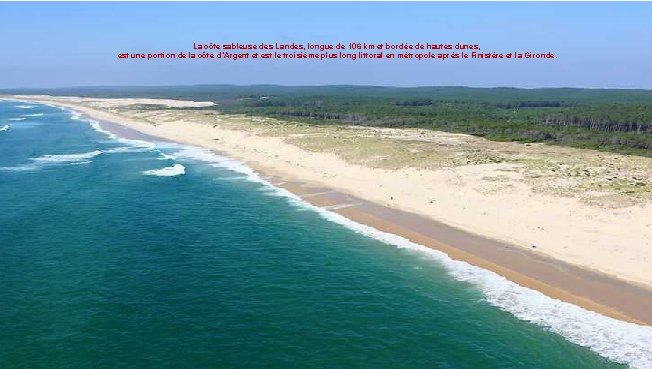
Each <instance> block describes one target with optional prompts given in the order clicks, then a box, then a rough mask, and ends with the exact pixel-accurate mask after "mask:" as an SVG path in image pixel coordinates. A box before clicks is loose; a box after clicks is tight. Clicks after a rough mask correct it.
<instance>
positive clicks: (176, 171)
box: [143, 164, 186, 177]
mask: <svg viewBox="0 0 652 369" xmlns="http://www.w3.org/2000/svg"><path fill="white" fill-rule="evenodd" d="M143 174H144V175H146V176H157V177H174V176H180V175H184V174H186V167H184V166H183V165H181V164H174V165H173V166H171V167H165V168H161V169H152V170H146V171H144V172H143Z"/></svg>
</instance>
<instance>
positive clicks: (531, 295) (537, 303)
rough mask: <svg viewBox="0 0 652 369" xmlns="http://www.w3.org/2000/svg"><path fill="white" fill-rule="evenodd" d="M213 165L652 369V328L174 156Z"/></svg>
mask: <svg viewBox="0 0 652 369" xmlns="http://www.w3.org/2000/svg"><path fill="white" fill-rule="evenodd" d="M174 155H175V156H177V157H178V158H187V159H193V160H199V161H202V162H206V163H209V164H210V165H212V166H214V167H220V168H225V169H228V170H231V171H234V172H238V173H241V174H243V175H244V177H243V179H246V180H248V181H253V182H257V183H261V184H263V185H264V186H265V187H266V188H267V189H268V190H270V191H268V192H269V193H272V194H273V195H274V196H282V197H285V198H287V199H288V201H289V202H290V203H291V204H293V205H295V206H298V207H300V208H303V209H309V210H312V211H315V212H317V213H318V214H319V215H320V216H321V217H323V218H324V219H327V220H329V221H331V222H334V223H337V224H340V225H342V226H344V227H347V228H349V229H351V230H353V231H354V232H356V233H359V234H362V235H365V236H367V237H371V238H374V239H376V240H379V241H382V242H384V243H386V244H390V245H394V246H396V247H398V248H402V249H409V250H413V251H416V252H419V253H420V254H422V255H425V256H426V257H429V258H432V259H433V260H436V261H438V262H439V263H441V264H442V265H444V266H445V267H446V269H447V271H448V272H449V274H450V275H451V276H452V277H454V278H455V279H457V280H459V281H463V282H467V283H471V284H473V285H475V286H476V287H477V288H479V289H480V290H481V291H482V293H483V295H484V296H485V299H486V301H487V302H489V303H490V304H492V305H494V306H496V307H498V308H500V309H502V310H505V311H507V312H510V313H511V314H513V315H514V316H516V317H517V318H519V319H521V320H524V321H528V322H532V323H534V324H537V325H539V326H542V327H544V328H546V329H548V330H550V331H552V332H555V333H557V334H560V335H561V336H563V337H565V338H566V339H567V340H569V341H570V342H573V343H575V344H578V345H581V346H584V347H588V348H589V349H591V350H593V351H594V352H596V353H598V354H599V355H601V356H604V357H605V358H608V359H610V360H612V361H615V362H619V363H624V364H628V365H629V366H630V368H632V369H652V328H650V327H646V326H640V325H637V324H633V323H627V322H623V321H620V320H616V319H613V318H609V317H606V316H604V315H600V314H597V313H594V312H591V311H588V310H585V309H583V308H581V307H579V306H576V305H572V304H569V303H566V302H563V301H560V300H556V299H553V298H550V297H547V296H545V295H544V294H542V293H540V292H538V291H535V290H532V289H529V288H526V287H523V286H520V285H518V284H516V283H514V282H511V281H509V280H507V279H505V278H503V277H501V276H499V275H497V274H496V273H493V272H491V271H489V270H485V269H482V268H479V267H475V266H472V265H470V264H468V263H466V262H462V261H457V260H453V259H451V258H450V257H449V256H448V255H446V254H445V253H443V252H440V251H437V250H434V249H431V248H429V247H426V246H423V245H419V244H416V243H413V242H411V241H409V240H408V239H406V238H403V237H400V236H397V235H394V234H390V233H386V232H382V231H379V230H377V229H375V228H372V227H369V226H367V225H364V224H360V223H356V222H354V221H352V220H350V219H348V218H346V217H344V216H342V215H339V214H337V213H334V212H331V211H328V210H325V209H322V208H320V207H317V206H313V205H311V204H309V203H307V202H305V201H304V200H303V199H301V198H300V197H299V196H297V195H294V194H293V193H291V192H289V191H287V190H285V189H282V188H279V187H275V186H273V185H272V184H271V183H269V182H268V181H266V180H264V179H262V178H261V177H260V176H259V175H258V174H257V173H256V172H254V171H253V170H252V169H251V168H249V167H247V166H246V165H244V164H243V163H242V162H239V161H237V160H234V159H230V158H226V157H224V156H221V155H218V154H215V153H213V152H211V151H208V150H205V149H202V148H197V147H183V149H181V150H180V151H178V152H176V153H174Z"/></svg>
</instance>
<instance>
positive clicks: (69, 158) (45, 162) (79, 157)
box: [0, 150, 102, 172]
mask: <svg viewBox="0 0 652 369" xmlns="http://www.w3.org/2000/svg"><path fill="white" fill-rule="evenodd" d="M100 154H102V151H99V150H95V151H91V152H84V153H78V154H57V155H43V156H39V157H36V158H31V159H30V162H29V163H27V164H23V165H19V166H15V167H2V168H0V170H6V171H19V172H21V171H33V170H39V169H41V168H43V167H47V166H54V165H79V164H89V163H90V162H91V159H92V158H94V157H96V156H98V155H100Z"/></svg>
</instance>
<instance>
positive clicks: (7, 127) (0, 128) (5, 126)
mask: <svg viewBox="0 0 652 369" xmlns="http://www.w3.org/2000/svg"><path fill="white" fill-rule="evenodd" d="M7 130H9V125H8V124H5V125H4V126H2V127H0V132H2V131H7Z"/></svg>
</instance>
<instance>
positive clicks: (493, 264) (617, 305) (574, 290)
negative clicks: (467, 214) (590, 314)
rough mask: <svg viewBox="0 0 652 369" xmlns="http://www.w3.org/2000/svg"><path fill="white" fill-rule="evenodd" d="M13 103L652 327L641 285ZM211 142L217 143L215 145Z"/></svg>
mask: <svg viewBox="0 0 652 369" xmlns="http://www.w3.org/2000/svg"><path fill="white" fill-rule="evenodd" d="M13 98H14V99H16V100H21V101H26V102H38V103H45V104H53V105H58V106H62V107H65V108H68V109H72V110H75V111H78V112H80V113H82V114H84V115H85V116H88V117H89V118H91V119H94V120H97V121H100V123H101V124H103V127H104V128H105V129H107V130H108V131H111V132H114V133H115V134H117V135H118V136H122V135H123V134H125V132H127V131H125V132H122V134H121V132H115V131H116V127H125V128H124V129H125V130H133V131H134V132H140V133H141V134H144V135H147V136H149V137H157V138H161V139H163V140H166V141H172V142H178V143H181V144H187V145H192V146H198V147H203V148H206V149H209V150H214V151H216V152H219V153H220V154H222V155H225V156H233V157H235V158H236V159H238V160H241V161H243V162H244V163H246V164H247V165H248V166H250V167H252V168H253V169H254V170H256V171H257V172H259V173H260V174H262V175H264V176H265V177H266V179H267V180H268V181H269V182H270V183H271V184H273V185H275V186H277V187H280V188H283V189H285V190H287V191H289V192H291V193H293V194H294V195H296V196H299V197H301V199H302V200H303V201H306V202H308V203H310V204H312V205H313V206H317V207H321V208H324V209H326V210H328V211H331V212H334V213H337V214H339V215H342V216H344V217H346V218H348V219H350V220H352V221H354V222H357V223H360V224H364V225H368V226H370V227H372V228H375V229H378V230H380V231H383V232H387V233H391V234H396V235H398V236H401V237H404V238H406V239H408V240H410V241H412V242H414V243H417V244H420V245H424V246H427V247H429V248H432V249H435V250H438V251H442V252H444V253H446V254H448V255H449V256H450V257H451V258H453V259H455V260H461V261H464V262H467V263H469V264H471V265H474V266H478V267H481V268H483V269H487V270H490V271H492V272H494V273H496V274H498V275H500V276H503V277H505V278H507V279H508V280H510V281H513V282H515V283H517V284H519V285H521V286H524V287H528V288H530V289H533V290H536V291H539V292H542V293H543V294H545V295H547V296H549V297H552V298H555V299H559V300H562V301H565V302H569V303H572V304H574V305H577V306H580V307H583V308H585V309H587V310H590V311H594V312H598V313H600V314H602V315H606V316H609V317H612V318H616V319H619V320H623V321H628V322H633V323H637V324H642V325H652V290H651V289H650V288H649V287H648V286H647V285H645V284H637V283H635V282H632V281H623V280H621V279H618V278H616V277H614V276H612V275H607V274H605V273H602V272H599V271H595V270H590V269H589V268H583V267H580V266H577V265H573V264H571V263H567V262H565V261H562V260H559V259H553V258H551V257H549V256H548V255H542V254H539V253H535V252H533V251H531V250H528V249H526V248H523V247H517V246H514V245H513V244H510V243H509V242H504V241H500V240H496V239H495V238H493V237H491V235H485V236H482V235H480V234H479V233H478V234H475V233H471V232H468V231H465V230H463V229H461V227H457V226H455V225H451V224H444V223H442V222H438V221H437V220H434V219H430V218H427V217H424V216H423V215H422V214H417V213H415V212H412V211H410V209H409V207H404V208H401V206H388V205H387V204H383V203H377V202H375V201H373V200H369V199H365V198H363V197H361V196H359V195H358V194H355V193H352V192H350V191H346V189H344V188H336V187H334V186H324V185H323V183H320V182H319V181H314V180H311V178H302V177H301V175H300V174H297V173H291V172H289V171H283V170H279V168H272V167H269V166H266V165H265V163H261V162H260V160H247V158H244V157H238V156H237V155H235V154H234V153H233V152H232V151H223V150H219V148H216V147H215V145H207V144H206V142H200V141H198V140H192V139H188V138H189V137H180V136H174V135H170V134H166V132H161V131H160V130H157V129H156V126H154V125H151V124H149V123H144V122H139V121H137V120H130V119H126V118H124V117H120V116H118V115H113V114H111V113H110V112H107V111H102V110H98V109H93V108H91V107H88V106H83V105H80V104H75V103H74V102H66V101H57V100H56V99H50V98H45V97H40V98H39V97H33V98H32V97H25V96H16V97H13ZM111 125H113V126H111ZM112 128H113V129H112ZM207 128H210V127H207ZM213 128H215V127H213ZM118 130H119V129H118ZM190 138H191V137H190ZM206 139H207V140H208V139H209V138H206ZM211 140H212V139H211ZM216 142H218V143H219V140H218V141H216ZM249 159H251V158H249Z"/></svg>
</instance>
